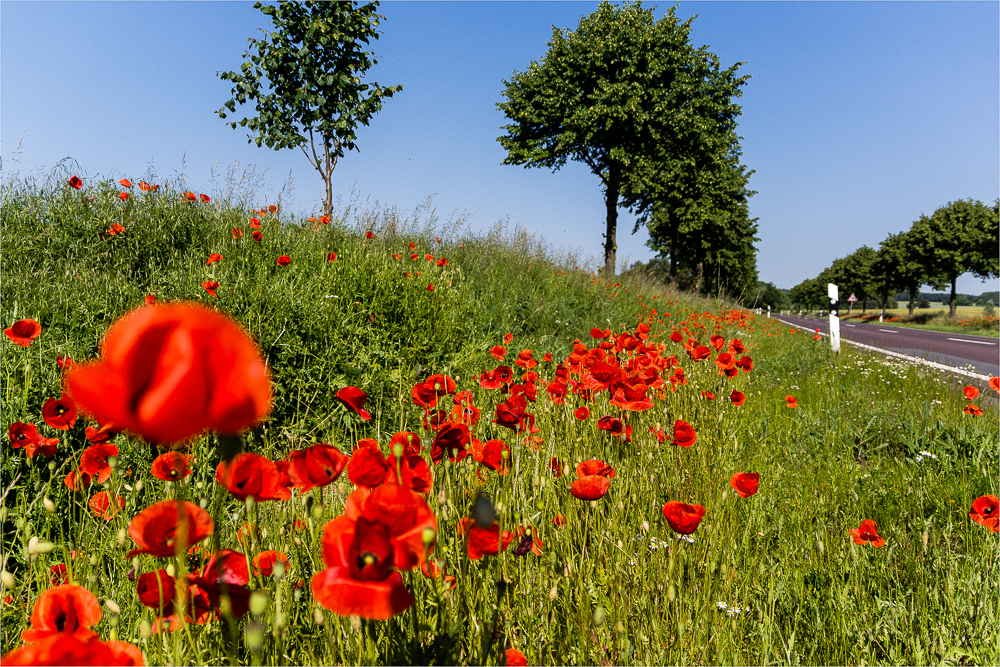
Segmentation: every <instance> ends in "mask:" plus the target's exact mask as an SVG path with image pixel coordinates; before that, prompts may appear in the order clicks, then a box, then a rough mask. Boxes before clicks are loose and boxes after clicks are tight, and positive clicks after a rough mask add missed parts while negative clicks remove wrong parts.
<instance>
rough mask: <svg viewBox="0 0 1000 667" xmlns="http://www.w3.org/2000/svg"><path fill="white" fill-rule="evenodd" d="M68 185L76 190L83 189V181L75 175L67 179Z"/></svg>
mask: <svg viewBox="0 0 1000 667" xmlns="http://www.w3.org/2000/svg"><path fill="white" fill-rule="evenodd" d="M69 184H70V185H71V186H73V187H74V188H76V189H77V190H79V189H80V188H82V187H83V181H81V180H80V177H79V176H77V175H76V174H74V175H73V177H72V178H70V179H69Z"/></svg>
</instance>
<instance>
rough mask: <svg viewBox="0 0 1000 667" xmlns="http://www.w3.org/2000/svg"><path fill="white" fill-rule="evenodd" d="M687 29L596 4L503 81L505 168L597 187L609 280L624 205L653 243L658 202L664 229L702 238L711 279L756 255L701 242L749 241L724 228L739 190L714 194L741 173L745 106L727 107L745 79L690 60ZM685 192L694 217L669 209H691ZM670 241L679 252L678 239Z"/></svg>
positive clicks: (711, 60)
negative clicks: (739, 127)
mask: <svg viewBox="0 0 1000 667" xmlns="http://www.w3.org/2000/svg"><path fill="white" fill-rule="evenodd" d="M692 21H693V18H692V19H688V20H687V21H684V22H681V21H680V19H679V18H678V17H677V16H676V15H675V12H674V8H671V9H670V10H669V11H668V12H667V14H666V15H665V16H663V17H662V18H661V19H660V20H658V21H657V20H655V18H654V16H653V11H652V10H651V9H645V8H643V7H642V4H641V3H640V2H636V3H626V4H625V5H622V6H614V5H611V4H610V3H608V2H602V3H601V4H600V6H599V7H598V9H597V10H596V11H595V12H594V13H593V14H590V15H589V16H586V17H584V18H583V19H581V21H580V24H579V26H578V27H577V29H576V30H560V29H558V28H553V31H552V39H551V40H550V41H549V43H548V47H549V48H548V51H547V52H546V54H545V56H544V58H543V59H542V60H541V62H532V63H531V64H530V65H529V66H528V68H527V70H525V71H524V72H520V71H515V72H514V74H513V75H512V76H511V78H510V80H507V81H504V85H505V90H504V92H503V95H504V97H505V98H506V99H505V101H503V102H500V103H498V104H497V107H498V108H499V109H500V110H501V111H503V112H504V114H505V115H506V117H507V118H508V119H510V120H511V121H512V122H511V123H510V124H508V125H505V126H503V128H502V129H504V130H505V131H506V134H505V135H504V136H501V137H499V138H498V141H499V142H500V144H501V145H502V146H503V147H504V148H505V149H506V150H507V152H508V154H507V157H506V158H505V159H504V161H503V164H515V165H524V166H526V167H545V168H549V169H552V170H553V171H557V170H558V169H559V168H561V167H562V166H563V165H564V164H566V161H567V160H573V161H579V162H582V163H584V164H586V165H587V166H588V167H589V168H590V170H591V171H592V172H593V173H594V174H595V175H597V176H598V177H599V178H600V180H601V184H602V187H603V190H604V197H605V208H606V211H605V222H606V231H605V241H604V272H605V274H608V275H611V274H613V273H614V272H615V260H616V249H617V242H616V237H617V224H618V208H619V205H620V203H621V204H623V205H625V206H627V207H629V208H631V209H633V210H634V211H635V212H636V213H637V214H638V215H640V217H641V220H642V221H643V222H647V221H656V222H655V225H654V226H651V227H650V230H651V235H652V233H653V231H654V229H659V228H660V227H663V226H664V225H668V226H669V224H672V223H671V222H664V219H663V218H662V217H660V218H656V217H655V216H653V215H652V213H653V211H654V209H655V208H656V206H657V205H658V204H657V202H660V204H659V205H660V206H661V207H662V208H663V210H665V211H667V212H668V213H669V214H670V216H671V217H670V218H669V221H673V220H677V221H681V220H684V221H686V222H688V227H687V228H685V232H686V233H687V234H689V235H691V236H692V237H699V238H698V239H696V240H694V241H692V242H691V245H692V246H696V247H698V252H699V253H703V254H704V255H705V256H706V257H708V256H710V257H712V258H713V260H714V261H715V262H716V263H715V264H713V265H712V268H713V269H718V270H719V271H721V268H722V267H723V266H724V265H725V266H727V268H728V266H729V264H727V263H726V262H730V263H731V258H730V257H729V255H730V254H733V253H738V252H740V251H745V250H746V246H747V245H749V247H750V248H751V249H752V240H751V242H750V243H749V244H746V243H743V244H742V246H741V244H740V243H729V242H726V243H723V242H722V241H721V240H719V239H713V238H708V237H709V236H710V232H717V231H719V230H723V231H725V232H726V233H727V234H731V233H732V234H736V235H740V234H743V235H744V236H745V233H746V232H747V229H746V227H745V226H744V227H740V226H739V225H729V224H728V223H729V221H730V219H731V218H732V217H733V215H734V211H736V210H737V209H738V208H739V206H740V205H741V204H743V203H745V200H739V198H738V197H736V198H735V199H736V200H738V201H735V203H733V202H729V201H725V200H724V195H725V194H726V193H732V192H734V189H733V188H732V187H728V188H727V187H723V186H722V185H721V183H722V181H724V180H725V179H726V178H729V179H732V178H733V177H734V176H735V177H736V180H739V177H738V176H737V174H739V175H744V174H745V170H743V169H742V168H740V169H739V170H737V171H734V168H733V156H734V154H736V155H738V150H737V151H735V153H734V150H733V146H734V137H735V132H734V130H735V118H736V117H737V116H738V115H739V113H740V107H739V106H738V105H735V104H733V103H732V101H731V100H732V98H733V97H736V96H738V95H739V88H740V86H742V85H743V84H744V83H745V82H746V79H747V78H748V77H737V76H736V74H735V71H736V69H737V68H738V67H739V64H737V65H734V66H733V67H731V68H729V69H728V70H725V71H720V69H719V64H718V59H717V58H716V57H715V56H714V55H712V54H711V53H709V52H708V50H707V48H706V47H702V48H700V49H695V48H694V46H693V45H692V44H691V42H690V39H689V33H690V29H691V22H692ZM736 145H737V146H738V143H737V144H736ZM741 186H745V181H743V182H742V184H741ZM736 189H737V190H738V189H739V187H737V188H736ZM681 192H683V193H686V194H685V197H687V198H690V199H692V201H697V202H698V206H697V213H698V215H695V214H694V212H693V211H694V209H695V208H696V207H695V206H694V204H689V205H688V206H687V208H684V209H682V208H681V207H680V206H678V205H675V204H673V203H671V202H673V200H671V199H670V197H671V196H672V195H677V197H678V198H679V199H678V200H679V201H687V200H686V199H684V198H683V197H680V195H679V194H677V193H681ZM664 202H666V203H664ZM709 221H711V223H710V222H709ZM722 223H724V226H720V224H722ZM753 231H755V228H754V230H753ZM702 233H704V234H705V235H706V238H707V240H706V241H705V243H702V241H701V239H700V236H699V235H700V234H702ZM675 236H676V234H675ZM750 236H751V238H752V236H753V232H752V231H751V232H750ZM725 238H726V235H725V234H723V235H722V239H725ZM672 242H673V246H672V247H679V244H680V242H679V241H678V240H677V239H676V238H672ZM727 253H728V254H727ZM724 258H725V261H724ZM702 268H703V269H704V266H703V267H702ZM742 268H744V269H746V268H747V267H746V266H745V262H744V266H743V267H742ZM746 273H748V274H749V273H751V272H750V271H746ZM752 273H753V277H752V279H751V280H749V284H750V285H753V284H754V283H755V281H756V271H755V267H754V270H753V271H752Z"/></svg>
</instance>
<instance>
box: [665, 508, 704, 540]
mask: <svg viewBox="0 0 1000 667" xmlns="http://www.w3.org/2000/svg"><path fill="white" fill-rule="evenodd" d="M663 516H664V517H666V519H667V523H668V524H670V528H671V529H673V531H674V532H675V533H680V534H681V535H690V534H691V533H693V532H694V531H696V530H698V524H699V523H701V519H702V517H704V516H705V508H704V507H702V506H701V505H688V504H687V503H682V502H680V501H677V500H671V501H670V502H668V503H667V504H666V505H664V506H663Z"/></svg>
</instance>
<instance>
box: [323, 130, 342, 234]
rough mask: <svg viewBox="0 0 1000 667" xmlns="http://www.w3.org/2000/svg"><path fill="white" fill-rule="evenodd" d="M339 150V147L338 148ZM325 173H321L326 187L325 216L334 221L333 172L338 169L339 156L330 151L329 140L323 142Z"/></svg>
mask: <svg viewBox="0 0 1000 667" xmlns="http://www.w3.org/2000/svg"><path fill="white" fill-rule="evenodd" d="M338 148H339V146H338ZM323 152H324V155H323V157H324V158H325V163H324V165H323V166H324V167H325V170H324V171H320V175H321V176H322V177H323V184H324V185H325V186H326V199H324V200H323V215H325V216H326V218H327V220H333V170H334V169H335V168H336V167H337V156H336V154H332V153H331V151H330V142H329V140H327V141H324V142H323Z"/></svg>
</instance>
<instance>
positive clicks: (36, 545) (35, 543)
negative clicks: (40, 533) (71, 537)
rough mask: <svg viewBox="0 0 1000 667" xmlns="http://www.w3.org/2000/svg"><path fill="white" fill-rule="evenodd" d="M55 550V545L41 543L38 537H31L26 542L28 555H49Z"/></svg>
mask: <svg viewBox="0 0 1000 667" xmlns="http://www.w3.org/2000/svg"><path fill="white" fill-rule="evenodd" d="M55 548H56V545H54V544H52V543H51V542H43V541H41V540H39V539H38V537H37V536H36V537H32V538H31V539H30V540H28V553H29V554H32V555H38V554H50V553H52V552H53V551H54V550H55Z"/></svg>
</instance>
